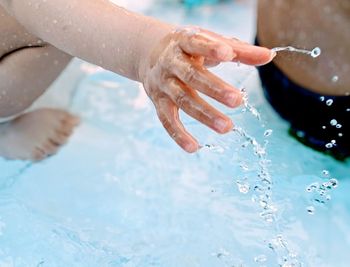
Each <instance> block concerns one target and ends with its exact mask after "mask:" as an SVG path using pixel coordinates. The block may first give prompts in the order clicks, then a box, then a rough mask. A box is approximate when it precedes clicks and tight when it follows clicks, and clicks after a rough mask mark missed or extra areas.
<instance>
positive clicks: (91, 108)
mask: <svg viewBox="0 0 350 267" xmlns="http://www.w3.org/2000/svg"><path fill="white" fill-rule="evenodd" d="M136 2H137V1H130V3H129V5H131V6H132V8H135V9H136V10H139V11H142V12H144V13H145V14H148V15H152V16H157V17H159V18H163V19H165V18H166V19H167V20H168V21H171V22H173V23H181V24H197V25H200V26H203V27H206V28H209V29H212V30H214V31H218V32H221V33H223V34H225V35H230V36H236V37H238V38H241V39H243V40H247V41H249V40H253V38H254V25H255V21H254V3H252V2H249V1H237V2H229V3H225V4H220V5H216V6H211V7H207V6H204V7H200V8H198V9H195V10H192V11H188V10H184V9H183V8H182V7H181V6H177V5H174V6H172V7H171V8H170V7H169V6H167V7H164V6H162V5H161V4H154V5H142V6H140V7H137V5H135V3H136ZM149 2H150V1H149ZM158 2H159V1H158ZM218 14H220V15H218ZM214 72H215V73H217V74H218V75H220V76H221V77H223V78H224V79H225V80H227V81H228V82H230V83H232V84H234V85H236V86H238V87H240V88H241V87H245V88H246V90H247V92H248V95H249V102H250V103H251V105H252V106H253V107H255V108H256V109H257V110H258V111H259V113H260V114H261V121H259V120H257V118H256V117H255V116H253V115H252V114H251V112H248V111H244V108H239V109H237V110H229V109H226V108H224V107H222V106H220V105H218V104H217V103H214V102H213V104H214V105H217V106H218V107H219V108H220V109H222V110H224V111H225V112H226V113H227V114H229V115H230V116H231V117H232V119H233V120H234V122H235V125H237V127H240V128H242V129H244V131H245V132H247V133H248V134H249V135H250V136H252V137H254V138H255V139H256V140H257V142H258V143H259V144H264V143H266V142H268V144H267V146H266V155H264V157H265V159H266V162H264V164H265V167H266V168H267V170H268V172H269V174H270V175H271V178H272V180H273V185H272V189H271V190H272V195H271V197H272V201H273V205H274V207H275V208H276V210H277V211H276V213H275V216H274V222H272V223H271V222H268V221H266V220H264V218H262V216H261V205H260V204H261V203H257V202H259V201H257V200H255V202H254V201H252V198H253V199H254V197H256V195H257V192H256V190H255V189H254V184H255V183H256V181H257V180H259V178H258V177H257V174H258V173H259V170H260V168H261V166H260V165H259V157H258V156H257V155H255V154H254V150H253V147H252V146H251V145H249V144H248V145H247V140H246V139H245V138H244V137H242V136H241V135H239V134H238V133H237V132H232V133H230V134H228V135H224V136H218V135H216V134H215V133H213V132H212V131H210V130H208V129H207V128H205V127H204V126H201V125H199V124H198V123H197V122H195V121H193V120H192V119H191V118H189V117H187V116H185V115H183V114H182V118H183V121H184V122H185V124H186V127H188V128H189V129H190V131H191V132H192V133H194V135H195V136H196V137H198V139H199V140H200V142H201V144H203V145H209V146H204V148H203V149H202V150H201V151H200V152H199V153H197V154H194V155H189V154H186V153H184V152H182V151H181V150H180V149H179V148H178V147H177V146H176V145H175V144H174V143H173V141H172V140H171V139H170V138H169V137H168V136H167V134H166V132H165V130H164V129H163V128H162V127H161V125H160V123H159V122H158V120H157V118H156V114H155V110H154V108H153V106H152V104H151V102H150V101H149V100H148V99H147V96H146V95H145V93H144V92H143V89H142V87H140V85H139V84H138V83H136V82H132V81H129V80H126V79H124V78H122V77H119V76H117V75H114V74H112V73H110V72H107V71H104V70H102V69H100V68H97V67H95V66H92V65H90V64H87V63H85V62H82V61H80V60H74V61H73V62H72V63H71V65H70V66H69V68H68V69H67V70H66V71H65V73H64V74H63V75H62V76H61V77H60V78H59V79H58V80H57V82H56V83H55V84H54V85H53V87H52V88H51V89H52V90H51V92H50V93H51V94H52V95H53V96H57V95H60V96H61V97H60V99H59V100H57V102H60V103H58V104H57V105H58V106H63V107H65V108H67V109H69V110H70V111H72V112H74V113H76V114H79V115H80V116H81V117H82V124H81V125H80V126H79V127H78V128H77V130H76V131H75V133H74V135H73V137H72V138H71V140H70V142H69V143H68V144H67V145H66V146H65V147H64V148H63V149H62V150H61V151H60V152H59V153H58V154H57V155H55V156H53V157H51V158H49V159H47V160H45V161H43V162H41V163H37V164H31V163H28V162H20V161H11V162H9V161H5V160H0V267H5V266H6V267H8V266H9V267H10V266H11V267H12V266H16V267H17V266H20V267H22V266H25V267H26V266H45V267H47V266H49V267H51V266H52V267H53V266H72V267H73V266H84V267H90V266H91V267H96V266H118V267H119V266H123V267H148V266H159V267H163V266H166V267H179V266H182V267H187V266H188V267H195V266H200V267H221V266H223V267H224V266H225V267H226V266H227V267H233V266H234V267H240V266H266V267H273V266H282V265H283V264H284V265H283V266H285V267H287V266H293V265H291V264H289V263H288V262H284V261H283V260H284V257H287V256H289V257H290V255H294V254H295V259H296V260H297V261H298V262H299V263H301V265H294V266H312V267H314V266H317V267H322V266H330V267H343V266H344V267H345V266H349V262H350V255H349V253H348V252H349V247H350V223H349V222H350V196H349V192H350V171H349V170H350V168H349V167H350V162H349V161H348V162H346V163H340V162H337V161H335V160H333V159H331V158H330V157H328V156H325V155H323V154H321V153H318V152H315V151H312V150H311V149H309V148H307V147H304V146H303V145H301V144H300V143H298V142H297V141H296V140H294V139H293V138H291V137H290V136H289V135H288V133H287V132H288V125H287V124H286V123H285V122H284V121H282V120H281V119H280V118H279V117H278V115H276V114H275V113H274V111H273V110H272V109H271V107H270V106H269V105H268V103H267V102H266V100H265V99H264V98H263V96H262V92H261V85H260V82H259V79H258V75H257V72H256V71H255V69H254V68H250V67H246V66H243V65H240V66H237V64H224V65H222V66H219V67H217V68H215V69H214ZM72 88H73V90H72ZM269 129H271V130H273V131H272V134H271V135H270V136H266V134H265V135H264V133H266V130H269ZM268 133H271V131H269V132H268ZM324 170H327V171H328V172H329V173H330V174H329V175H328V176H327V175H326V173H325V172H323V171H324ZM333 177H335V178H336V179H337V181H338V182H339V185H338V186H337V187H336V188H330V189H325V190H323V191H324V192H320V189H319V188H318V187H317V188H316V189H315V190H313V191H312V192H308V190H307V189H308V187H309V186H310V184H313V183H319V185H322V183H324V182H327V181H329V179H330V178H333ZM237 181H239V183H238V184H237ZM242 181H243V182H242ZM242 185H243V187H242ZM315 187H316V186H315ZM309 191H310V190H309ZM321 191H322V190H321ZM315 199H316V200H315ZM320 201H321V202H322V201H324V202H325V203H320ZM279 235H282V236H283V240H284V242H286V243H288V244H285V246H282V245H281V244H279V245H278V244H277V245H276V243H278V242H279V241H278V236H279ZM283 244H284V243H283ZM285 247H288V250H289V252H290V253H287V252H286V249H285ZM287 264H289V265H287Z"/></svg>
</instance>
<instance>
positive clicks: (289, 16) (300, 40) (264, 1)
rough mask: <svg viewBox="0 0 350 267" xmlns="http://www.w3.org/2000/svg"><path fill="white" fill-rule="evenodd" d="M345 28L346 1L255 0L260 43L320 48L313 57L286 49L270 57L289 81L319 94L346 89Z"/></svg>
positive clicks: (348, 41)
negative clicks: (257, 0) (320, 53)
mask: <svg viewBox="0 0 350 267" xmlns="http://www.w3.org/2000/svg"><path fill="white" fill-rule="evenodd" d="M349 27H350V1H348V0H332V1H328V0H311V1H305V0H259V5H258V39H259V42H260V45H262V46H266V47H269V48H272V47H276V46H288V45H292V46H295V47H298V48H304V49H309V50H312V49H313V48H314V47H320V48H321V49H322V55H321V56H320V57H318V58H316V59H313V58H311V57H308V56H305V55H300V54H296V53H288V52H281V53H278V55H277V57H276V58H275V59H274V63H275V64H276V65H277V66H278V67H279V68H280V69H281V70H282V71H283V72H284V73H285V74H286V75H287V77H289V78H290V79H291V80H292V81H294V82H295V83H297V84H299V85H301V86H303V87H305V88H307V89H309V90H311V91H314V92H317V93H320V94H325V95H345V94H347V93H349V92H350V75H349V73H350V49H349V47H350V30H349ZM334 76H337V77H338V79H334V78H333V77H334ZM335 80H337V81H336V82H335Z"/></svg>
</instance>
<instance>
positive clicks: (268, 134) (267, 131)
mask: <svg viewBox="0 0 350 267" xmlns="http://www.w3.org/2000/svg"><path fill="white" fill-rule="evenodd" d="M272 132H273V130H271V129H268V130H266V131H265V132H264V136H265V137H269V136H270V135H271V134H272Z"/></svg>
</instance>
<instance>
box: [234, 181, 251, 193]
mask: <svg viewBox="0 0 350 267" xmlns="http://www.w3.org/2000/svg"><path fill="white" fill-rule="evenodd" d="M236 184H237V187H238V191H239V192H241V193H242V194H247V193H248V192H249V190H250V185H249V183H248V182H243V181H240V180H237V181H236Z"/></svg>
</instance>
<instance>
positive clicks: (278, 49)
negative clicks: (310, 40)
mask: <svg viewBox="0 0 350 267" xmlns="http://www.w3.org/2000/svg"><path fill="white" fill-rule="evenodd" d="M271 51H273V52H276V53H277V52H281V51H288V52H295V53H301V54H306V55H310V56H311V57H312V58H317V57H319V56H320V55H321V52H322V51H321V48H319V47H315V48H314V49H312V50H306V49H298V48H295V47H293V46H285V47H274V48H272V49H271Z"/></svg>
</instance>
